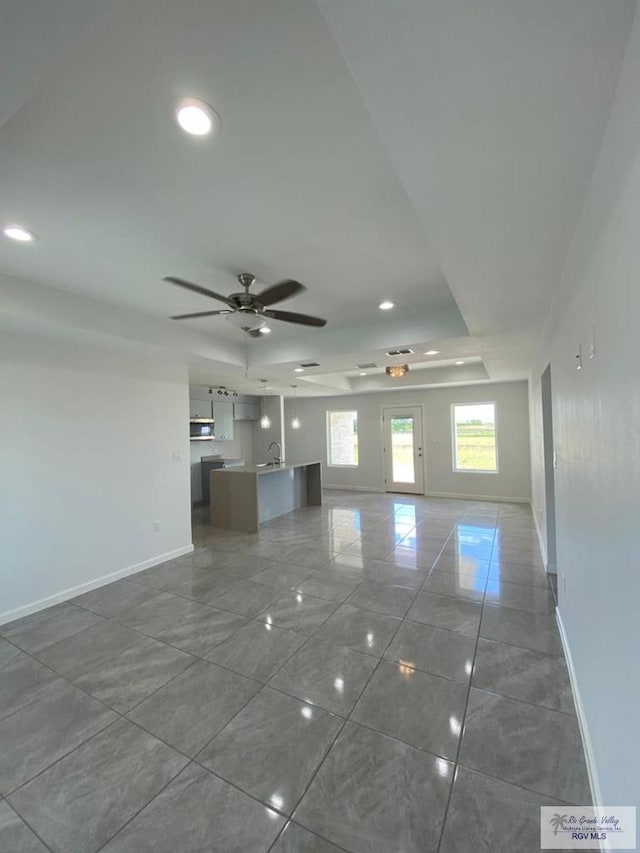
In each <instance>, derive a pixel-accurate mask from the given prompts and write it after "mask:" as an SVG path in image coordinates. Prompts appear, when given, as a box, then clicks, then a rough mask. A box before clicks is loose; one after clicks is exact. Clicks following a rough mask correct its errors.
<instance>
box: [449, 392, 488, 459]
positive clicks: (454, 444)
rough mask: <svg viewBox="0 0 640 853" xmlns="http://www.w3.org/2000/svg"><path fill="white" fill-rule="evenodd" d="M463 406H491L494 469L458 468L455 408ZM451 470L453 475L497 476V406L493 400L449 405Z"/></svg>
mask: <svg viewBox="0 0 640 853" xmlns="http://www.w3.org/2000/svg"><path fill="white" fill-rule="evenodd" d="M463 406H493V423H494V430H495V448H496V467H495V468H492V469H489V470H488V469H486V468H458V467H457V466H458V437H457V435H456V408H462V407H463ZM451 470H452V471H453V473H454V474H492V475H495V474H499V473H500V458H499V455H498V404H497V402H496V401H495V400H482V401H479V402H477V403H451Z"/></svg>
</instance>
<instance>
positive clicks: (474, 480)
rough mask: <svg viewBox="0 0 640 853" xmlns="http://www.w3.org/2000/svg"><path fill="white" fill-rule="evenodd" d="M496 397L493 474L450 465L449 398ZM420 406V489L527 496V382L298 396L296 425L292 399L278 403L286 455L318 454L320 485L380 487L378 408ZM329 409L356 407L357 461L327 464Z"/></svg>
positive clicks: (463, 400) (300, 457) (461, 400)
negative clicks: (463, 470)
mask: <svg viewBox="0 0 640 853" xmlns="http://www.w3.org/2000/svg"><path fill="white" fill-rule="evenodd" d="M476 402H495V403H496V404H497V409H496V411H497V424H498V458H499V469H500V470H499V473H498V474H485V473H481V474H473V473H458V472H454V471H453V470H452V469H453V465H452V455H451V435H452V432H451V405H452V404H453V403H476ZM397 405H421V406H422V407H423V417H424V433H425V436H424V437H425V445H424V446H425V451H426V453H425V464H426V473H425V476H426V480H425V482H426V491H427V493H428V494H438V495H449V496H454V497H463V496H464V497H467V496H473V497H489V498H504V499H506V500H522V501H529V500H530V498H531V480H530V462H529V410H528V396H527V383H526V382H501V383H491V384H486V385H469V386H463V387H456V388H437V389H436V388H430V389H422V390H413V391H411V390H407V391H389V392H383V393H372V394H355V395H345V396H339V397H314V398H306V399H300V398H298V403H297V408H298V416H299V417H300V420H301V422H302V428H301V429H300V430H292V429H291V426H290V423H291V418H292V416H293V401H292V400H287V401H286V405H285V433H286V441H287V458H288V459H290V460H292V461H298V460H300V461H302V460H305V459H310V460H312V459H318V460H320V461H322V463H323V479H324V483H325V485H329V486H339V487H342V488H355V489H371V490H383V489H384V473H383V458H382V429H381V417H382V414H381V408H382V407H383V406H397ZM331 409H355V410H357V412H358V448H359V454H360V465H359V466H358V468H355V469H354V468H329V467H327V464H326V462H327V441H326V413H327V411H328V410H331Z"/></svg>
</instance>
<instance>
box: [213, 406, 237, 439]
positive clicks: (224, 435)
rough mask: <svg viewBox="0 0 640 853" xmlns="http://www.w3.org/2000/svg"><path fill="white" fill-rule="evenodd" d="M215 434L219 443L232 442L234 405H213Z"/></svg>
mask: <svg viewBox="0 0 640 853" xmlns="http://www.w3.org/2000/svg"><path fill="white" fill-rule="evenodd" d="M213 420H214V424H213V434H214V437H215V438H216V440H217V441H220V440H222V441H230V440H231V439H232V438H233V403H219V402H218V401H217V400H216V401H215V403H214V404H213Z"/></svg>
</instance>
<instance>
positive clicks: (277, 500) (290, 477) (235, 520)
mask: <svg viewBox="0 0 640 853" xmlns="http://www.w3.org/2000/svg"><path fill="white" fill-rule="evenodd" d="M209 476H210V480H211V524H212V526H213V527H221V528H224V529H226V530H243V531H245V532H247V533H256V532H257V531H258V527H259V525H260V524H264V522H265V521H269V520H270V519H272V518H277V517H278V516H280V515H285V514H286V513H288V512H292V511H293V510H294V509H299V508H300V507H302V506H320V504H321V503H322V466H321V464H320V462H296V463H291V462H283V463H282V465H274V464H271V463H270V464H268V465H254V466H243V467H238V468H220V469H217V470H213V471H211V473H210V475H209Z"/></svg>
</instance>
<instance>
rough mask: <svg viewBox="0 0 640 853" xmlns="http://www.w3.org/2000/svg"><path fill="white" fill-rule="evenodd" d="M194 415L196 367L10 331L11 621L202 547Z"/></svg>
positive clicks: (5, 583) (2, 534)
mask: <svg viewBox="0 0 640 853" xmlns="http://www.w3.org/2000/svg"><path fill="white" fill-rule="evenodd" d="M187 421H188V385H187V371H186V368H185V367H181V366H178V365H175V364H173V365H172V364H167V363H163V364H161V365H159V364H154V363H152V362H149V361H148V360H142V359H141V358H140V357H138V356H133V355H128V356H124V355H118V354H114V353H110V352H106V351H105V352H100V351H98V350H96V349H93V348H90V347H84V346H83V347H80V346H73V347H72V346H69V345H63V344H60V343H57V342H54V341H43V340H39V339H36V338H29V337H27V336H22V335H21V336H17V335H16V336H14V335H8V334H3V335H2V337H1V338H0V431H1V437H0V472H1V474H0V476H1V480H2V488H1V489H0V541H1V542H2V558H1V560H0V563H1V568H0V622H6V621H8V620H9V619H11V618H17V617H18V616H21V615H25V613H27V612H30V611H31V610H35V609H39V607H40V606H47V605H49V604H51V603H54V602H55V601H56V600H62V599H63V598H68V597H70V595H72V594H74V592H73V591H74V590H77V591H78V592H80V591H82V589H83V588H91V587H92V586H97V585H99V584H100V581H101V579H104V581H105V582H106V580H107V579H108V576H109V575H111V574H113V573H117V572H123V571H126V570H127V569H129V568H131V567H135V566H139V567H140V568H143V567H144V565H145V564H149V565H151V564H153V563H154V562H159V561H161V560H162V558H163V557H164V558H166V557H167V555H170V556H171V555H173V554H174V553H175V552H177V553H185V552H186V551H188V550H191V548H192V546H191V522H190V499H189V439H188V433H187V429H186V425H187ZM173 454H179V457H180V458H179V460H178V461H175V460H174V459H173ZM156 521H157V522H159V524H160V531H159V532H158V533H155V532H154V528H153V524H154V522H156Z"/></svg>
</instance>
